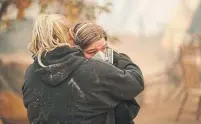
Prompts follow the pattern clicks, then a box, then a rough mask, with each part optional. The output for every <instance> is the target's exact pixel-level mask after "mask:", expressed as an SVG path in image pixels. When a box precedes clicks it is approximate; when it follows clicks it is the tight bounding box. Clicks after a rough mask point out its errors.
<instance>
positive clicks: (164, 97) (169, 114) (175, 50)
mask: <svg viewBox="0 0 201 124" xmlns="http://www.w3.org/2000/svg"><path fill="white" fill-rule="evenodd" d="M5 2H8V3H9V5H8V6H6V9H5V10H4V9H2V7H3V6H2V5H3V4H5ZM39 2H40V3H39ZM73 2H75V4H72V3H73ZM79 3H80V1H78V0H50V1H49V0H34V2H33V0H32V2H30V1H29V0H0V4H1V6H0V7H1V11H0V12H1V13H0V15H1V14H2V16H0V18H1V22H0V60H1V61H0V106H1V107H0V119H1V118H2V120H3V121H8V123H13V124H18V123H19V124H22V123H25V124H26V123H27V118H26V111H25V109H24V108H23V104H22V99H21V85H22V83H23V74H24V70H25V69H26V67H27V65H28V64H29V63H31V62H32V59H31V57H30V53H29V52H28V50H27V44H28V42H29V41H30V39H31V32H32V26H33V23H34V19H36V18H37V16H38V15H39V14H40V12H41V13H42V12H44V13H60V14H64V15H68V16H67V17H68V19H69V20H71V22H72V24H74V23H76V22H78V21H84V20H91V21H94V22H96V23H98V24H99V25H101V26H102V27H103V28H104V29H105V30H106V32H107V33H108V34H109V35H110V36H111V38H110V43H111V46H112V47H113V48H115V49H117V50H118V51H120V52H124V53H126V54H128V55H129V56H130V57H131V58H132V59H133V61H134V62H135V63H136V64H138V65H139V66H140V68H141V69H142V71H143V74H144V77H145V84H146V88H145V91H144V92H143V93H142V94H141V95H140V96H138V98H137V99H138V101H139V103H140V104H141V106H142V109H141V111H140V113H139V116H138V117H137V118H136V119H135V120H136V122H137V123H138V124H148V123H154V124H173V123H175V121H174V120H175V118H176V114H177V111H178V109H179V105H180V101H181V98H182V96H183V95H182V92H181V89H182V88H181V84H182V76H181V73H182V71H181V70H180V68H179V65H178V62H177V61H178V56H179V48H180V45H181V44H183V43H188V42H190V41H192V39H193V38H194V36H195V35H197V34H200V31H201V1H200V0H83V1H82V2H81V3H82V4H79ZM114 39H118V40H114ZM199 43H200V40H199ZM197 103H198V97H192V99H190V100H189V101H188V105H187V106H186V109H187V110H188V109H189V110H190V111H193V112H194V113H195V111H196V108H197ZM194 113H192V112H190V113H189V112H184V114H183V115H182V117H181V119H180V122H178V123H179V124H200V121H196V119H195V114H194ZM2 123H3V122H2ZM4 123H5V122H4ZM0 124H1V122H0ZM6 124H7V123H6Z"/></svg>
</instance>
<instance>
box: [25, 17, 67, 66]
mask: <svg viewBox="0 0 201 124" xmlns="http://www.w3.org/2000/svg"><path fill="white" fill-rule="evenodd" d="M68 31H69V26H68V21H67V19H66V18H65V17H64V16H61V15H58V14H51V15H46V14H41V15H40V16H39V17H38V19H37V20H36V22H35V25H34V27H33V34H32V40H31V43H29V45H28V49H29V50H30V51H31V52H32V53H33V54H34V55H35V56H37V57H38V63H39V64H40V65H41V66H42V67H45V65H44V64H43V63H42V61H41V56H42V53H43V52H44V51H45V52H49V51H52V50H54V49H55V48H57V47H59V46H64V45H68V46H69V45H70V44H69V43H68V40H69V36H68Z"/></svg>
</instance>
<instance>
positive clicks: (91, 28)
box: [69, 22, 107, 49]
mask: <svg viewBox="0 0 201 124" xmlns="http://www.w3.org/2000/svg"><path fill="white" fill-rule="evenodd" d="M69 32H70V34H71V36H72V37H73V39H74V43H75V45H78V46H79V47H81V48H82V49H84V48H86V47H87V46H88V45H90V44H92V43H93V42H95V41H97V40H100V39H101V38H105V40H107V34H106V32H105V31H104V30H103V28H102V27H101V26H99V25H97V24H95V23H92V22H82V23H77V24H76V25H75V26H74V27H73V28H70V31H69Z"/></svg>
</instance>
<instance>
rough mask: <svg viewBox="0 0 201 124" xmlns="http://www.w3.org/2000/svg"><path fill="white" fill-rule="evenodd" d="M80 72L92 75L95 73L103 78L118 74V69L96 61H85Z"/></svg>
mask: <svg viewBox="0 0 201 124" xmlns="http://www.w3.org/2000/svg"><path fill="white" fill-rule="evenodd" d="M80 68H81V70H80V71H85V72H88V73H86V74H92V73H94V72H96V74H98V75H99V76H101V75H102V76H105V75H109V74H115V73H119V71H121V70H120V69H118V68H116V67H115V66H114V65H112V64H108V63H106V62H101V61H96V60H87V61H85V62H83V64H82V65H81V67H80Z"/></svg>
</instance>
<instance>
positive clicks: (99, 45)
mask: <svg viewBox="0 0 201 124" xmlns="http://www.w3.org/2000/svg"><path fill="white" fill-rule="evenodd" d="M105 45H107V42H106V40H105V39H104V38H101V39H100V40H98V41H95V42H93V43H92V44H91V45H89V46H88V47H87V48H86V49H85V50H91V49H101V48H102V47H104V46H105Z"/></svg>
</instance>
